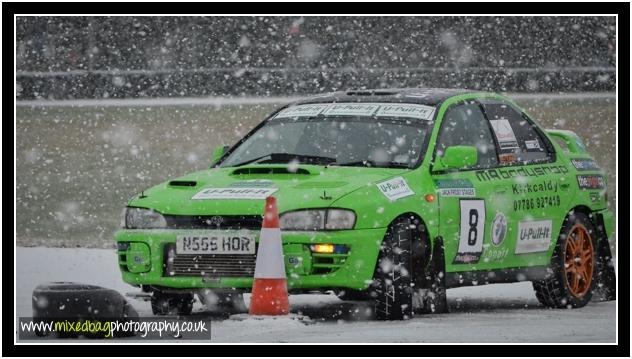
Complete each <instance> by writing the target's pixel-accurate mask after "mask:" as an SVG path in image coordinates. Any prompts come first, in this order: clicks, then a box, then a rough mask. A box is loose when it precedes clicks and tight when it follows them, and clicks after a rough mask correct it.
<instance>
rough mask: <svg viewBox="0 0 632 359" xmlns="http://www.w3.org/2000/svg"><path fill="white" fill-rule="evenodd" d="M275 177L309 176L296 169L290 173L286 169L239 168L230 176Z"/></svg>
mask: <svg viewBox="0 0 632 359" xmlns="http://www.w3.org/2000/svg"><path fill="white" fill-rule="evenodd" d="M264 174H265V175H276V174H291V175H309V174H311V173H310V172H309V171H308V170H306V169H304V168H297V169H296V170H295V171H290V170H289V169H288V168H287V167H240V168H237V169H236V170H234V171H233V172H232V173H231V175H233V176H238V175H264Z"/></svg>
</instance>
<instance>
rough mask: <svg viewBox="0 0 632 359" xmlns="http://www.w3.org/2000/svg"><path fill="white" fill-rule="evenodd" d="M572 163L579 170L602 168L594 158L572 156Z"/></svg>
mask: <svg viewBox="0 0 632 359" xmlns="http://www.w3.org/2000/svg"><path fill="white" fill-rule="evenodd" d="M571 163H572V164H573V166H575V168H576V169H577V170H579V171H589V170H598V169H600V168H599V166H597V163H596V162H595V160H593V159H592V158H571Z"/></svg>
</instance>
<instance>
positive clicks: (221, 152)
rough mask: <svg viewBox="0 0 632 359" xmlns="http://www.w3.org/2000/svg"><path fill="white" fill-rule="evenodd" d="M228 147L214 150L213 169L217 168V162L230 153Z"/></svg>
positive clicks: (212, 157)
mask: <svg viewBox="0 0 632 359" xmlns="http://www.w3.org/2000/svg"><path fill="white" fill-rule="evenodd" d="M228 148H229V147H228V146H217V147H215V149H214V150H213V155H212V156H211V167H213V166H215V164H216V163H217V161H219V159H220V158H222V156H223V155H224V154H225V153H226V151H228Z"/></svg>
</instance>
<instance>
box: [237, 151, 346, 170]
mask: <svg viewBox="0 0 632 359" xmlns="http://www.w3.org/2000/svg"><path fill="white" fill-rule="evenodd" d="M268 157H269V159H267V158H268ZM292 160H297V161H298V163H304V164H316V165H327V164H330V163H333V162H336V159H335V158H332V157H324V156H311V155H299V154H293V153H268V154H267V155H264V156H259V157H255V158H253V159H251V160H248V161H244V162H242V163H238V164H236V165H235V166H234V167H239V166H244V165H247V164H251V163H289V162H291V161H292Z"/></svg>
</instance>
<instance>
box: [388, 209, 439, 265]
mask: <svg viewBox="0 0 632 359" xmlns="http://www.w3.org/2000/svg"><path fill="white" fill-rule="evenodd" d="M403 220H412V221H413V223H415V224H416V225H415V228H414V229H413V231H414V235H413V238H414V239H415V240H414V241H413V243H412V246H413V247H412V250H413V251H414V252H413V256H414V258H413V262H414V264H413V265H415V267H416V268H420V269H421V270H422V272H420V273H419V274H420V275H425V274H424V273H426V272H427V270H428V267H429V266H430V264H431V259H432V248H433V247H434V245H435V243H433V241H432V236H431V234H430V232H429V231H428V226H427V224H426V221H424V219H423V218H422V216H421V215H419V214H418V213H415V212H405V213H401V214H399V215H398V216H396V217H395V218H393V219H392V220H391V222H389V224H388V226H387V228H388V229H387V231H386V233H387V234H388V233H389V231H390V229H391V228H393V226H394V225H395V224H396V223H399V222H400V221H403ZM384 238H386V235H385V236H384ZM415 255H416V256H415Z"/></svg>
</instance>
